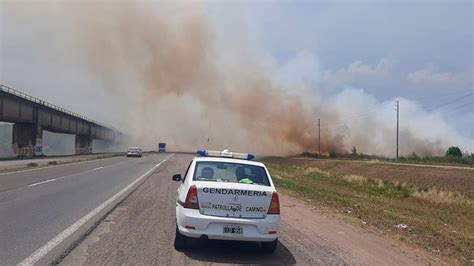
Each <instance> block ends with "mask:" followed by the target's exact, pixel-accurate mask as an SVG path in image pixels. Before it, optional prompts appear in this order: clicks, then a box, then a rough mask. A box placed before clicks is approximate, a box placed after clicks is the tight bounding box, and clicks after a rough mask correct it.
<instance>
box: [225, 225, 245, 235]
mask: <svg viewBox="0 0 474 266" xmlns="http://www.w3.org/2000/svg"><path fill="white" fill-rule="evenodd" d="M243 233H244V229H243V228H242V227H241V226H238V225H226V226H224V234H233V235H242V234H243Z"/></svg>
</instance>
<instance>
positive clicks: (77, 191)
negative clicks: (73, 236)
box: [0, 154, 170, 265]
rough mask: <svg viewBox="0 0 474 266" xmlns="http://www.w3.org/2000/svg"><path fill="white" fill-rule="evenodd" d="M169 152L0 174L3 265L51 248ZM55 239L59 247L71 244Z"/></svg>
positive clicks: (1, 258)
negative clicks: (77, 223)
mask: <svg viewBox="0 0 474 266" xmlns="http://www.w3.org/2000/svg"><path fill="white" fill-rule="evenodd" d="M169 156H170V155H169V154H152V155H148V156H144V157H143V158H126V157H114V158H109V159H100V160H94V161H86V162H81V163H74V164H68V165H58V166H51V167H47V168H42V169H31V170H26V171H19V172H14V173H5V174H0V265H14V264H17V263H19V262H22V261H23V260H24V259H26V258H28V257H31V255H32V254H33V253H35V251H37V250H38V249H41V248H42V247H44V246H45V245H46V244H49V246H51V240H52V239H54V238H55V237H56V236H58V234H60V233H61V232H63V231H64V230H65V229H67V228H69V227H71V225H73V224H75V222H76V221H78V220H80V219H81V218H83V217H84V216H87V215H88V214H89V213H91V211H93V210H95V209H96V208H97V207H98V206H100V205H101V204H103V203H104V202H106V201H107V200H109V199H111V197H113V196H114V195H116V194H118V193H120V192H122V191H124V188H128V187H129V186H130V185H132V183H133V184H135V183H136V181H139V180H141V179H146V176H147V175H148V174H149V173H151V172H152V171H154V170H155V169H157V164H158V163H159V162H160V161H162V160H164V159H165V158H167V157H169ZM137 184H138V183H137ZM69 229H70V228H69ZM56 242H57V241H56ZM56 242H55V241H53V244H54V245H52V246H54V247H55V248H56V249H60V248H66V247H61V246H60V244H61V243H56ZM45 250H48V249H45ZM43 251H44V250H43ZM43 253H44V252H43ZM43 253H41V252H40V253H39V254H41V256H42V255H44V254H43ZM41 256H36V257H35V258H38V259H39V258H41ZM40 262H43V261H40Z"/></svg>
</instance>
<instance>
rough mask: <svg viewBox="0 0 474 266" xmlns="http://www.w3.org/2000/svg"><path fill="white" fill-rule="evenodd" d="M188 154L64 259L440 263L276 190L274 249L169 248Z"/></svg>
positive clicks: (212, 244) (216, 244)
mask: <svg viewBox="0 0 474 266" xmlns="http://www.w3.org/2000/svg"><path fill="white" fill-rule="evenodd" d="M191 159H192V156H191V155H182V154H177V155H175V156H174V157H173V158H171V159H170V160H168V161H167V162H165V163H164V164H163V165H162V166H161V167H160V168H159V169H157V171H156V172H155V173H154V174H153V175H152V176H150V177H149V178H148V180H147V181H146V182H145V183H143V184H142V185H141V186H140V187H139V188H138V189H137V190H136V191H135V192H134V193H133V194H131V195H130V196H129V197H128V198H127V199H126V200H124V201H123V202H122V203H121V204H119V206H118V207H117V208H116V209H115V210H114V211H112V212H111V213H110V214H109V215H108V216H107V217H106V218H105V220H104V221H103V222H102V223H100V224H99V225H98V227H97V228H96V229H95V230H93V231H92V233H91V234H90V235H88V236H87V237H86V238H85V239H84V240H83V241H82V242H81V243H80V244H79V246H78V247H76V248H75V249H74V250H73V251H72V252H71V253H70V254H69V255H68V256H67V257H66V258H65V259H64V260H63V261H62V264H65V265H68V264H76V265H77V264H83V265H91V264H92V265H104V264H107V265H115V264H144V265H151V264H153V265H156V264H167V265H182V264H205V265H207V264H221V263H231V264H303V265H314V264H329V263H330V264H342V263H348V264H403V265H407V264H408V265H417V264H420V265H421V264H425V265H426V264H429V263H434V264H443V262H442V261H441V260H440V259H439V258H437V257H436V256H434V255H432V254H430V253H427V252H424V251H422V250H420V249H417V248H413V247H411V246H407V245H405V244H403V243H400V242H399V241H396V240H393V239H391V238H388V237H386V236H384V235H381V234H378V233H374V232H372V231H371V230H368V229H365V228H361V227H358V226H354V225H352V224H351V223H348V222H346V221H345V220H344V219H343V218H341V217H338V216H337V215H332V214H328V213H327V212H325V211H324V210H323V209H321V208H317V207H315V206H312V205H309V204H308V203H307V202H305V201H302V200H299V199H295V198H292V197H289V196H286V195H282V196H281V206H282V224H281V225H282V227H281V232H280V235H279V239H280V243H279V246H278V248H277V251H276V252H275V254H273V255H265V254H262V253H261V251H260V248H259V245H258V244H253V243H240V242H231V243H229V242H222V241H205V242H203V241H199V240H197V241H195V242H194V243H193V245H192V247H191V248H190V249H189V250H187V251H185V252H178V251H176V250H175V249H174V247H173V241H174V231H175V219H176V218H175V200H176V198H175V197H176V189H177V186H178V184H177V183H176V182H173V181H171V176H172V175H173V174H175V173H184V171H185V170H186V167H187V165H188V163H189V162H190V160H191Z"/></svg>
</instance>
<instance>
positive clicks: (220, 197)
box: [195, 181, 273, 219]
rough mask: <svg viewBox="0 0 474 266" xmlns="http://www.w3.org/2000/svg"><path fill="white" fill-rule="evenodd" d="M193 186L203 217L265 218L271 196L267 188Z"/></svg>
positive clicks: (207, 183)
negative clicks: (196, 192) (195, 189)
mask: <svg viewBox="0 0 474 266" xmlns="http://www.w3.org/2000/svg"><path fill="white" fill-rule="evenodd" d="M195 184H196V188H197V191H198V201H199V211H200V213H201V214H203V215H209V216H220V217H234V218H254V219H261V218H265V217H266V216H267V212H268V208H269V206H270V202H271V200H272V194H273V192H272V190H271V188H270V187H268V186H260V185H253V184H252V185H249V184H239V183H225V182H206V181H199V182H195Z"/></svg>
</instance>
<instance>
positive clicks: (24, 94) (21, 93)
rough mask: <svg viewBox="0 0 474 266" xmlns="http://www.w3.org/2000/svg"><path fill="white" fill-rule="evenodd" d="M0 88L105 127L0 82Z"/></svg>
mask: <svg viewBox="0 0 474 266" xmlns="http://www.w3.org/2000/svg"><path fill="white" fill-rule="evenodd" d="M0 89H1V90H2V91H4V92H6V93H9V94H12V95H15V96H18V97H20V98H22V99H25V100H28V101H32V102H34V103H37V104H40V105H42V106H45V107H48V108H51V109H54V110H56V111H59V112H63V113H66V114H68V115H71V116H74V117H77V118H80V119H83V120H86V121H88V122H91V123H94V124H96V125H99V126H103V127H106V126H104V125H102V124H100V123H98V122H97V121H95V120H93V119H90V118H87V117H85V116H83V115H80V114H78V113H75V112H72V111H69V110H67V109H65V108H62V107H60V106H57V105H54V104H52V103H49V102H46V101H43V100H41V99H39V98H36V97H34V96H31V95H28V94H26V93H23V92H21V91H18V90H15V89H12V88H10V87H8V86H5V85H2V84H0Z"/></svg>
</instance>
